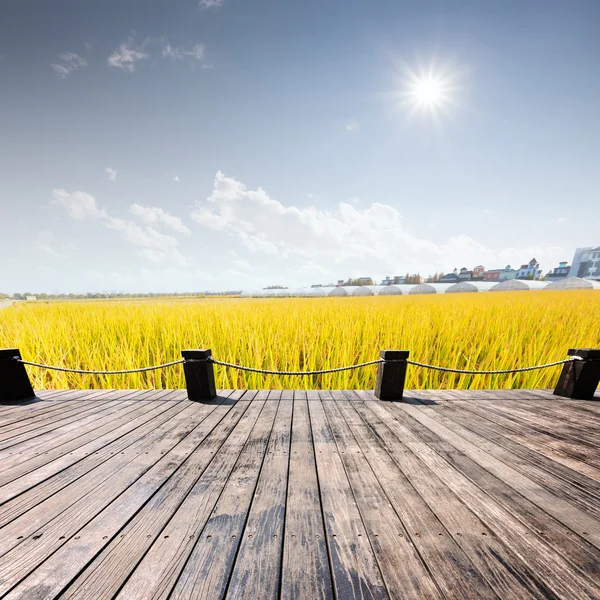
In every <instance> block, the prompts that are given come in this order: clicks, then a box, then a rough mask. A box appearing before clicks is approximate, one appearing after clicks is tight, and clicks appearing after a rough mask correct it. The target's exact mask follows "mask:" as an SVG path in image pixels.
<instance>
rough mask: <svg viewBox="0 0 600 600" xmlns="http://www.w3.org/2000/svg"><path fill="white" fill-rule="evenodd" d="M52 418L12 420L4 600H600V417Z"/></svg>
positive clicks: (588, 410)
mask: <svg viewBox="0 0 600 600" xmlns="http://www.w3.org/2000/svg"><path fill="white" fill-rule="evenodd" d="M39 397H40V398H41V401H39V402H35V403H29V404H25V405H18V406H7V405H2V406H0V456H1V460H0V527H1V529H0V597H6V598H20V599H23V598H36V599H44V600H46V599H49V598H56V597H60V598H90V599H93V600H98V599H102V598H115V597H119V598H123V599H127V600H132V599H135V598H171V599H175V598H194V599H196V598H207V599H210V600H214V599H216V598H222V597H227V598H250V599H258V600H264V599H269V598H286V599H289V598H303V599H307V600H316V599H319V598H337V599H340V600H346V599H350V598H394V599H395V598H413V599H419V600H420V599H423V598H468V599H474V598H476V599H486V598H495V599H497V598H511V599H514V598H517V599H522V598H581V599H590V598H600V403H596V402H589V401H587V402H586V401H579V400H567V399H564V398H558V397H555V396H552V395H551V393H550V392H546V391H505V392H494V391H462V392H459V391H427V392H426V391H421V392H413V391H408V392H406V395H405V401H404V402H402V403H399V402H382V401H378V400H375V398H374V397H373V394H372V393H371V392H353V391H350V392H348V391H344V392H341V391H338V392H323V391H319V392H317V391H314V392H304V391H297V392H291V391H284V392H281V391H258V392H256V391H235V392H229V391H225V392H222V393H221V394H220V395H219V397H218V398H216V399H215V400H214V401H211V402H209V403H196V402H190V401H188V400H187V399H185V390H183V391H168V390H158V391H134V390H131V391H123V390H121V391H62V392H61V391H48V392H40V393H39ZM599 399H600V398H599Z"/></svg>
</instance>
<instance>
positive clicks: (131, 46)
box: [107, 34, 150, 73]
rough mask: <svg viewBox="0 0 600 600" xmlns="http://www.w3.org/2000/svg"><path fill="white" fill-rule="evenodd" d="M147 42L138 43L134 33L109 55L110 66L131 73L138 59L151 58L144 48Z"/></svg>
mask: <svg viewBox="0 0 600 600" xmlns="http://www.w3.org/2000/svg"><path fill="white" fill-rule="evenodd" d="M144 46H145V42H144V43H143V44H142V45H138V44H136V42H135V39H134V35H133V34H132V35H130V36H129V37H128V38H127V40H125V41H124V42H123V43H122V44H121V45H120V46H119V47H118V48H117V49H116V50H115V51H114V52H113V53H112V54H111V55H110V56H109V57H108V60H107V62H108V66H109V67H116V68H118V69H123V70H124V71H128V72H129V73H133V71H134V70H135V63H136V62H137V61H138V60H143V59H145V58H149V56H150V55H149V54H148V53H147V52H146V51H145V50H144Z"/></svg>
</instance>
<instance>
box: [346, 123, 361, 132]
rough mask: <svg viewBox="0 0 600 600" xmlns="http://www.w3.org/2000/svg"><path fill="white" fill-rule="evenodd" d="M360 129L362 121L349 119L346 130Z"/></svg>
mask: <svg viewBox="0 0 600 600" xmlns="http://www.w3.org/2000/svg"><path fill="white" fill-rule="evenodd" d="M359 129H360V123H359V122H358V121H349V122H348V123H346V131H358V130H359Z"/></svg>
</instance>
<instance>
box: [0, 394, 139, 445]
mask: <svg viewBox="0 0 600 600" xmlns="http://www.w3.org/2000/svg"><path fill="white" fill-rule="evenodd" d="M129 393H130V395H131V394H133V393H134V392H133V391H130V392H129ZM96 394H97V398H98V400H99V401H101V402H100V404H102V403H103V402H104V401H105V397H106V396H108V395H109V394H111V392H109V391H104V390H102V391H98V392H96ZM93 406H94V405H93V404H91V403H90V402H89V401H86V400H73V401H71V402H60V403H59V402H56V403H50V402H44V403H42V402H40V403H38V404H36V405H34V406H32V407H31V410H29V411H27V412H20V413H18V414H17V413H16V411H11V412H9V413H8V414H6V415H5V417H4V419H3V421H2V423H1V424H0V440H3V439H6V438H7V437H9V434H10V433H11V432H13V431H18V430H22V431H28V429H25V428H32V426H33V428H35V426H36V424H40V425H43V424H45V423H44V422H46V423H53V422H55V421H57V420H60V419H62V418H65V417H67V416H68V415H70V414H76V413H77V411H81V410H84V409H90V408H93Z"/></svg>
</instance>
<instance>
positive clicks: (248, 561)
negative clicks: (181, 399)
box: [184, 390, 294, 600]
mask: <svg viewBox="0 0 600 600" xmlns="http://www.w3.org/2000/svg"><path fill="white" fill-rule="evenodd" d="M293 398H294V396H293V391H291V390H289V391H288V390H286V391H284V392H283V393H282V394H281V402H280V404H279V409H278V411H277V416H276V417H275V423H274V425H273V430H272V432H271V437H270V438H269V445H268V447H267V454H266V456H265V460H264V462H263V465H262V469H261V471H260V476H259V479H258V484H257V486H256V491H255V492H254V498H253V499H252V505H251V507H250V512H249V513H248V519H247V521H246V527H245V528H244V534H243V537H242V540H241V542H240V548H239V550H238V554H237V557H236V560H235V565H234V567H233V572H232V574H231V578H230V580H229V587H228V590H227V597H228V598H240V597H241V596H242V595H245V594H250V595H252V597H254V598H262V599H264V600H268V599H269V598H271V599H273V600H275V599H276V598H278V597H279V587H280V576H281V564H282V556H283V537H284V527H285V507H286V500H287V485H288V471H289V462H290V441H291V427H292V413H293V406H294V403H293ZM184 596H186V597H188V598H195V597H196V596H195V595H194V593H193V591H192V590H189V591H188V593H187V594H184ZM205 597H206V598H207V599H208V598H211V597H214V596H211V595H210V594H206V596H205Z"/></svg>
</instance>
